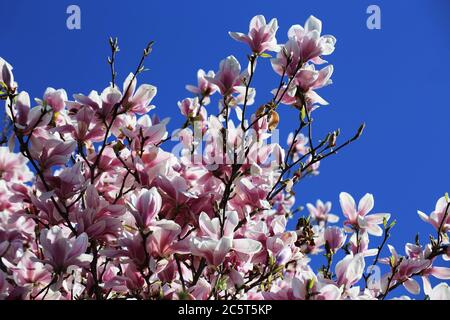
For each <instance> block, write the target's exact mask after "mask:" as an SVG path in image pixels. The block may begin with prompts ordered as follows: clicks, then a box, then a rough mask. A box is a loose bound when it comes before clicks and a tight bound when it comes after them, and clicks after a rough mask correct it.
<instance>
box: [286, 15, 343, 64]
mask: <svg viewBox="0 0 450 320" xmlns="http://www.w3.org/2000/svg"><path fill="white" fill-rule="evenodd" d="M321 33H322V21H320V20H319V19H317V18H316V17H314V16H310V17H309V18H308V19H307V20H306V22H305V26H304V27H302V26H300V25H298V24H297V25H293V26H292V27H291V28H290V29H289V31H288V37H289V38H291V39H295V41H296V42H297V44H298V47H299V53H298V54H299V58H300V61H303V62H307V61H309V60H312V61H313V62H315V63H321V62H322V60H321V59H319V57H320V56H323V55H329V54H331V53H333V51H334V46H335V44H336V38H335V37H333V36H330V35H323V36H321V35H320V34H321Z"/></svg>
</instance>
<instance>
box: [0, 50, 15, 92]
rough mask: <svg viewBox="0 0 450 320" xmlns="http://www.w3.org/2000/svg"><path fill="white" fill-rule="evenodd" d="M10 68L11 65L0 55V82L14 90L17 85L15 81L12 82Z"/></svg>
mask: <svg viewBox="0 0 450 320" xmlns="http://www.w3.org/2000/svg"><path fill="white" fill-rule="evenodd" d="M12 69H13V68H12V66H11V65H10V64H9V63H8V62H6V61H5V60H4V59H3V58H1V57H0V83H4V85H5V87H6V88H7V89H9V90H14V89H15V88H16V87H17V83H15V82H14V75H13V73H12Z"/></svg>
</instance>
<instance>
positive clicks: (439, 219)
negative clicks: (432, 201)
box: [417, 197, 450, 233]
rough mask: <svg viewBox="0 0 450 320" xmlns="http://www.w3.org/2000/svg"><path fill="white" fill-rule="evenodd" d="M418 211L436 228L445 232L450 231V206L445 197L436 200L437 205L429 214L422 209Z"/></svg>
mask: <svg viewBox="0 0 450 320" xmlns="http://www.w3.org/2000/svg"><path fill="white" fill-rule="evenodd" d="M417 213H418V214H419V217H420V218H421V219H422V220H423V221H425V222H428V223H429V224H431V225H432V226H433V227H434V228H435V229H436V230H439V231H440V232H443V233H446V232H448V231H450V208H449V204H448V202H447V199H446V198H445V197H442V198H440V199H439V200H438V201H437V202H436V207H435V209H434V211H433V212H432V213H431V214H430V215H429V216H427V215H426V214H425V213H423V212H422V211H417ZM444 218H445V219H444Z"/></svg>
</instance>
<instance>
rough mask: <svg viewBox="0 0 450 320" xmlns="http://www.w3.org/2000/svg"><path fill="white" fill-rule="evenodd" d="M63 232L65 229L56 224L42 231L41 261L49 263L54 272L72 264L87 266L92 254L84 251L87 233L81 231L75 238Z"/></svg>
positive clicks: (86, 243)
mask: <svg viewBox="0 0 450 320" xmlns="http://www.w3.org/2000/svg"><path fill="white" fill-rule="evenodd" d="M64 233H65V230H64V229H62V228H60V227H58V226H54V227H52V228H51V229H45V230H43V231H42V233H41V236H40V242H41V244H42V247H43V253H44V259H42V262H43V263H45V264H49V265H51V266H52V267H53V270H54V271H55V272H64V271H66V270H67V268H69V267H72V266H73V267H82V268H85V267H88V265H89V263H90V262H91V261H92V256H91V255H89V254H86V253H85V252H86V249H87V247H88V237H87V235H86V234H85V233H82V234H81V235H79V236H78V237H77V238H72V239H68V238H67V236H66V235H64Z"/></svg>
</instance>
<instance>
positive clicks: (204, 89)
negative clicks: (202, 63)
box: [186, 69, 217, 98]
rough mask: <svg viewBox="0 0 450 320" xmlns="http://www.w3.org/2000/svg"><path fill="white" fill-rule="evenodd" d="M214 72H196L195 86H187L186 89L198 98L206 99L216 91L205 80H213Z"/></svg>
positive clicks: (201, 70) (211, 84) (212, 85)
mask: <svg viewBox="0 0 450 320" xmlns="http://www.w3.org/2000/svg"><path fill="white" fill-rule="evenodd" d="M214 77H215V74H214V71H212V70H210V71H208V73H205V71H204V70H203V69H199V70H198V71H197V82H198V83H197V86H193V85H187V86H186V89H187V90H188V91H190V92H192V93H194V94H196V95H198V96H200V97H203V98H207V97H209V96H212V95H213V94H214V93H215V92H216V91H217V86H216V85H214V84H213V83H211V82H210V81H209V80H208V79H207V78H214Z"/></svg>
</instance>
